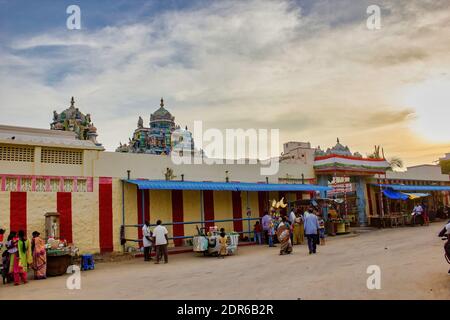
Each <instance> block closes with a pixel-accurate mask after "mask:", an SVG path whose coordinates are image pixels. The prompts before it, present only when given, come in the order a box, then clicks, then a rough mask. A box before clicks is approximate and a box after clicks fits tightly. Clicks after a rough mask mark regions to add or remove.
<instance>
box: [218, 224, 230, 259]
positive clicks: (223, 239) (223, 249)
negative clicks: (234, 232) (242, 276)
mask: <svg viewBox="0 0 450 320" xmlns="http://www.w3.org/2000/svg"><path fill="white" fill-rule="evenodd" d="M227 240H228V237H227V235H226V234H225V229H224V228H220V234H219V244H220V250H219V256H218V258H222V259H224V258H225V256H226V255H227V254H228V252H227Z"/></svg>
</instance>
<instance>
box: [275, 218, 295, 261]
mask: <svg viewBox="0 0 450 320" xmlns="http://www.w3.org/2000/svg"><path fill="white" fill-rule="evenodd" d="M277 238H278V241H279V242H280V244H281V249H280V255H285V254H290V253H291V252H292V243H291V231H290V228H289V225H288V224H287V220H286V217H283V221H282V222H281V223H280V225H279V226H278V229H277Z"/></svg>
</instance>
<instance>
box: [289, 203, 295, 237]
mask: <svg viewBox="0 0 450 320" xmlns="http://www.w3.org/2000/svg"><path fill="white" fill-rule="evenodd" d="M295 218H296V216H295V208H294V207H292V210H291V213H289V225H290V226H291V229H290V236H291V244H292V243H294V232H293V231H294V223H295Z"/></svg>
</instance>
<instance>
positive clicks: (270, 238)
mask: <svg viewBox="0 0 450 320" xmlns="http://www.w3.org/2000/svg"><path fill="white" fill-rule="evenodd" d="M267 234H268V236H269V247H275V245H274V244H273V236H274V235H275V225H274V223H273V219H272V220H271V221H270V225H269V230H268V232H267Z"/></svg>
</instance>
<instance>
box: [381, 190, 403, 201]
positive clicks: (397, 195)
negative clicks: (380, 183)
mask: <svg viewBox="0 0 450 320" xmlns="http://www.w3.org/2000/svg"><path fill="white" fill-rule="evenodd" d="M383 194H384V195H385V196H386V197H388V198H389V199H392V200H407V199H409V196H408V195H407V194H404V193H402V192H399V191H395V190H392V189H386V190H383Z"/></svg>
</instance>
